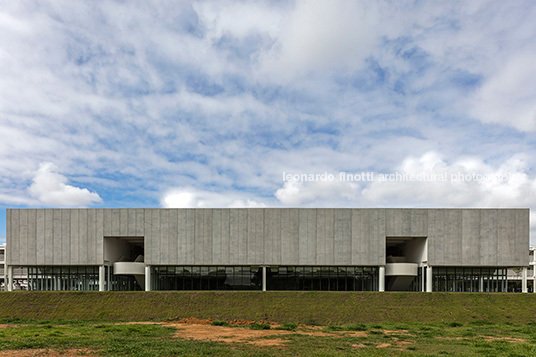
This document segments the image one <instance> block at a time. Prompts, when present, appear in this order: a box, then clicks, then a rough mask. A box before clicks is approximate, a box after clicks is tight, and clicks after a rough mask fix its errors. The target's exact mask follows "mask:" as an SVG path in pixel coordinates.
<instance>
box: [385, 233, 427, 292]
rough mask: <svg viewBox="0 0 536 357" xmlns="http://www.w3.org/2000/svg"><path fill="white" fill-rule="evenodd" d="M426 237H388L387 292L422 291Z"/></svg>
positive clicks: (386, 244)
mask: <svg viewBox="0 0 536 357" xmlns="http://www.w3.org/2000/svg"><path fill="white" fill-rule="evenodd" d="M426 260H427V258H426V238H425V237H387V238H386V242H385V263H386V264H385V290H386V291H422V290H423V286H424V282H423V279H422V277H423V274H422V266H423V263H424V262H426Z"/></svg>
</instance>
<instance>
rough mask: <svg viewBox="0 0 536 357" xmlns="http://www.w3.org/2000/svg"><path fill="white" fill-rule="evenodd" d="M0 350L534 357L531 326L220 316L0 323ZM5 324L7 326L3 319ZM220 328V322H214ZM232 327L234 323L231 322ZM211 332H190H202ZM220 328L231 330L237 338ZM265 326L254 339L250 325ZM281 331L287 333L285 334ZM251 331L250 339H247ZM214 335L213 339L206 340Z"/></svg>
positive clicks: (111, 353) (24, 352) (26, 353)
mask: <svg viewBox="0 0 536 357" xmlns="http://www.w3.org/2000/svg"><path fill="white" fill-rule="evenodd" d="M0 323H4V325H3V326H2V328H1V329H0V355H3V356H36V355H46V356H49V355H68V356H72V355H86V356H87V355H96V356H171V355H188V356H206V355H213V356H249V355H255V356H298V355H299V356H346V355H363V356H370V355H374V356H393V355H400V356H420V355H428V356H437V355H453V356H455V355H466V356H467V355H491V356H499V355H500V356H534V355H536V328H535V327H536V326H535V325H534V324H524V325H517V324H510V323H505V324H493V323H489V322H472V323H467V324H460V323H408V324H400V323H397V324H389V323H386V324H350V325H342V326H304V325H296V324H290V323H289V324H285V325H280V326H277V325H272V326H270V325H267V324H253V325H250V326H234V327H226V326H221V325H226V324H227V323H226V322H224V321H219V322H215V323H212V325H210V324H206V325H199V324H181V323H174V322H160V323H159V322H151V323H150V324H147V323H140V324H117V323H110V322H103V321H100V322H98V321H61V320H56V321H35V320H33V321H29V320H13V319H9V320H3V321H2V320H0ZM6 323H7V324H6ZM214 325H219V326H214ZM231 326H232V325H231ZM203 328H205V329H212V330H210V334H208V335H203V334H198V336H197V337H196V335H195V334H192V333H191V332H192V331H197V332H200V331H202V329H203ZM218 329H226V330H224V331H225V332H227V331H229V330H230V331H236V332H235V333H234V335H237V336H241V335H243V336H246V337H245V338H244V339H242V340H236V339H234V338H232V336H234V335H229V334H228V333H225V334H223V335H224V336H227V338H228V339H229V340H228V341H226V340H225V338H220V339H218V336H219V335H218ZM252 329H253V330H257V331H258V330H259V329H262V332H263V334H256V335H255V337H251V336H250V335H248V334H247V333H246V332H247V331H248V330H252ZM283 333H284V334H283ZM248 336H249V337H248ZM211 340H217V342H214V341H211Z"/></svg>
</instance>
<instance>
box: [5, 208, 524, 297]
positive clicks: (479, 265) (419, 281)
mask: <svg viewBox="0 0 536 357" xmlns="http://www.w3.org/2000/svg"><path fill="white" fill-rule="evenodd" d="M6 250H7V253H6V267H7V268H6V270H7V286H8V289H12V288H13V279H14V277H13V272H14V270H15V271H24V272H26V271H27V288H28V289H29V290H101V291H103V290H333V291H389V290H397V291H428V292H430V291H471V292H484V291H485V292H502V291H507V287H508V268H510V269H518V270H520V271H521V280H522V283H521V286H522V290H523V291H527V266H528V265H529V255H528V253H527V252H528V250H529V210H528V209H398V208H393V209H389V208H374V209H343V208H341V209H338V208H337V209H331V208H303V209H302V208H244V209H234V208H230V209H202V208H199V209H143V208H140V209H8V210H7V247H6Z"/></svg>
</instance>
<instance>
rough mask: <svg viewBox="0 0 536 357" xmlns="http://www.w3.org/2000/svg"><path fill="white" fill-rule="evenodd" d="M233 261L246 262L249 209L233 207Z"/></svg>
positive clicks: (230, 228)
mask: <svg viewBox="0 0 536 357" xmlns="http://www.w3.org/2000/svg"><path fill="white" fill-rule="evenodd" d="M230 218H231V219H230V227H229V230H230V232H231V248H230V249H231V261H235V262H243V264H245V262H246V261H247V257H248V239H247V234H248V232H247V228H248V226H247V210H246V209H243V208H239V209H233V210H231V212H230Z"/></svg>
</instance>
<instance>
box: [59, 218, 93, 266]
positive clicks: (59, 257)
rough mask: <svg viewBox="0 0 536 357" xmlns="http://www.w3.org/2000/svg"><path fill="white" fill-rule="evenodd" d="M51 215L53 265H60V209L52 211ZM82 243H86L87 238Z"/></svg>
mask: <svg viewBox="0 0 536 357" xmlns="http://www.w3.org/2000/svg"><path fill="white" fill-rule="evenodd" d="M52 215H53V221H52V239H53V241H54V251H53V252H52V256H53V262H54V263H53V264H61V249H62V248H63V246H62V242H61V209H54V210H53V213H52ZM84 241H85V242H87V237H86V239H84Z"/></svg>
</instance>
